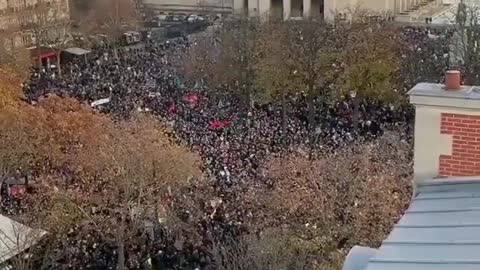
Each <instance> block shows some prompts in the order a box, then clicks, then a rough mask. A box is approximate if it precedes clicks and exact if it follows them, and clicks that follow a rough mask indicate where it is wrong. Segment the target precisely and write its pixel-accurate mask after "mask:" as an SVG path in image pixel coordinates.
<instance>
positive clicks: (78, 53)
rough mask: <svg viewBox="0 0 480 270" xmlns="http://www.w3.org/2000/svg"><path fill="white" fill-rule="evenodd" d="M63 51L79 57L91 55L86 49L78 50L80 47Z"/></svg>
mask: <svg viewBox="0 0 480 270" xmlns="http://www.w3.org/2000/svg"><path fill="white" fill-rule="evenodd" d="M63 51H64V52H66V53H69V54H73V55H77V56H82V55H86V54H89V53H91V51H89V50H85V49H82V48H78V47H72V48H68V49H65V50H63Z"/></svg>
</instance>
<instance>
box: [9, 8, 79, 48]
mask: <svg viewBox="0 0 480 270" xmlns="http://www.w3.org/2000/svg"><path fill="white" fill-rule="evenodd" d="M69 18H70V9H69V3H68V0H0V36H1V39H2V43H4V44H2V45H3V47H9V46H10V47H12V48H15V47H32V46H36V45H37V43H38V42H39V40H38V38H40V39H43V40H44V42H46V40H48V39H50V38H51V39H56V37H57V36H58V34H59V33H60V32H63V34H64V32H65V31H66V27H67V25H68V24H69ZM40 35H42V37H40ZM37 36H39V37H37ZM5 43H7V44H5ZM42 45H43V44H42Z"/></svg>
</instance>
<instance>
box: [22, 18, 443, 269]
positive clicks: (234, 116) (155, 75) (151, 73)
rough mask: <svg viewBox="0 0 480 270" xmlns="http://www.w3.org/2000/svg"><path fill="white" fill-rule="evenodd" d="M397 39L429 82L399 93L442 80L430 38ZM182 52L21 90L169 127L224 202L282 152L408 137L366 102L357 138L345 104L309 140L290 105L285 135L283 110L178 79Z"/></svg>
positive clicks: (384, 109) (398, 120) (166, 258)
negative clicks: (393, 134) (146, 116)
mask: <svg viewBox="0 0 480 270" xmlns="http://www.w3.org/2000/svg"><path fill="white" fill-rule="evenodd" d="M402 34H403V35H405V38H406V39H407V40H408V41H409V42H410V45H411V48H410V50H411V52H414V53H415V54H414V55H416V56H419V55H421V56H422V58H421V59H420V61H424V62H425V65H422V66H421V67H422V68H424V67H427V66H428V67H429V68H431V70H429V71H428V72H427V71H424V70H420V71H419V74H420V75H419V76H418V77H415V78H412V77H411V76H405V77H406V78H405V80H408V81H405V83H404V85H405V87H406V88H408V87H412V86H413V85H414V84H415V83H416V82H418V81H419V80H424V79H425V80H428V79H431V78H425V76H432V77H434V76H436V78H434V80H440V79H441V74H442V73H443V69H444V67H445V64H444V63H445V60H444V59H445V55H444V53H445V52H444V47H442V46H439V45H438V44H439V42H431V41H432V39H431V38H430V37H429V35H432V32H431V31H426V30H420V29H418V28H411V27H406V28H405V29H404V31H403V32H402ZM442 44H443V43H442ZM189 46H195V43H194V42H193V43H190V42H189V41H188V40H187V39H182V38H181V39H175V40H169V41H166V42H164V43H149V44H147V45H146V46H145V50H144V51H133V52H128V53H127V52H125V53H121V54H120V55H121V57H120V58H119V59H114V57H113V55H114V54H113V52H112V51H111V50H108V49H98V50H95V51H93V52H92V54H91V55H89V59H88V60H89V61H83V60H82V61H74V62H72V63H69V64H67V65H64V67H63V68H64V70H65V71H64V72H63V76H62V77H59V76H53V75H54V74H55V73H54V72H51V71H49V70H45V69H42V70H39V71H37V72H35V73H34V74H32V77H31V78H30V81H29V83H27V84H25V85H24V90H25V94H26V96H27V98H28V100H29V101H31V102H35V101H36V100H38V99H39V98H41V97H42V96H45V95H47V94H50V93H51V94H57V95H59V96H69V97H73V98H76V99H78V100H80V101H82V102H86V103H88V104H89V105H92V106H93V107H94V108H95V109H96V110H99V111H102V112H105V113H110V114H112V115H113V116H115V117H129V116H130V115H131V114H132V113H133V112H135V111H139V112H145V113H152V114H154V115H156V116H158V117H159V118H160V119H161V120H162V121H164V122H165V123H168V124H169V125H170V126H171V128H172V132H173V133H174V137H175V138H178V139H180V140H182V141H183V142H185V143H187V144H188V145H189V146H190V147H191V148H192V149H193V150H195V151H198V152H199V153H200V155H201V156H202V158H203V161H204V164H203V168H204V171H205V172H206V174H207V175H209V176H210V177H211V178H212V179H214V180H215V181H214V182H215V188H216V189H217V190H219V192H220V193H222V194H227V195H225V200H228V198H229V196H230V195H228V194H233V193H234V192H235V188H238V187H241V186H242V185H244V184H245V183H252V182H256V181H262V172H260V171H259V168H260V167H261V164H262V162H263V161H264V159H265V158H266V157H271V156H275V155H280V154H285V153H286V152H295V153H299V154H304V155H316V154H319V153H321V152H322V151H326V150H327V149H328V150H330V151H335V149H336V148H338V147H341V146H342V145H344V144H346V143H348V142H350V141H353V140H358V139H362V140H371V139H374V138H375V137H378V136H380V135H382V133H383V131H384V130H385V129H386V128H396V130H399V131H401V132H402V133H404V136H405V137H406V138H407V137H409V136H410V134H411V131H410V125H411V122H412V121H411V120H412V110H411V109H410V108H407V107H404V106H399V105H394V104H381V103H379V102H375V101H370V100H366V101H364V102H363V103H362V104H361V108H360V124H359V129H358V130H355V129H354V128H353V127H352V113H353V109H352V102H351V100H349V98H348V97H345V98H344V99H342V100H339V101H338V102H336V103H333V104H328V103H323V104H320V102H324V101H316V105H318V106H317V108H316V115H317V117H316V127H315V129H314V131H313V132H312V130H309V129H308V126H307V120H306V119H307V117H306V114H307V112H306V109H305V108H306V107H307V106H306V104H305V97H303V96H301V94H297V95H292V96H289V98H288V104H287V107H288V113H287V117H286V119H285V127H284V119H283V117H282V106H281V104H278V103H275V102H272V103H269V104H263V105H258V104H255V105H254V106H253V107H251V108H244V107H240V105H239V104H241V102H239V100H238V98H237V97H235V96H234V95H231V94H226V93H228V91H221V89H220V90H219V89H209V88H207V87H206V86H204V85H202V84H201V82H191V81H189V80H188V79H184V77H183V74H182V73H181V70H180V69H178V67H177V64H178V62H179V61H180V59H181V57H182V55H183V54H184V53H186V50H187V49H188V48H189ZM408 57H411V56H407V55H406V56H405V58H406V60H405V61H408V59H407V58H408ZM442 63H443V64H442ZM412 74H413V73H412ZM422 74H423V75H422ZM405 90H408V89H403V91H405ZM320 108H322V109H320ZM284 133H285V134H284ZM231 196H234V194H233V195H231ZM229 211H230V212H229ZM224 212H228V213H229V215H228V218H227V215H225V216H223V217H222V218H221V220H223V222H220V221H213V219H212V220H210V222H218V223H219V224H220V223H221V224H223V225H222V226H227V225H228V224H232V223H234V222H232V221H235V220H236V221H241V219H242V218H241V217H237V216H238V215H241V214H231V213H237V212H239V211H237V209H234V208H232V209H224ZM215 215H216V216H219V215H220V213H216V214H215ZM216 226H217V225H215V226H214V227H216ZM228 226H233V225H228ZM228 226H227V227H228ZM206 227H211V225H208V226H206ZM227 227H225V228H224V229H225V230H227V229H226V228H227ZM228 228H230V227H228ZM228 230H231V229H228ZM104 248H106V249H108V248H109V247H104ZM170 248H171V245H170V246H169V245H168V244H165V246H163V247H159V248H158V250H159V254H161V256H160V257H162V258H163V259H162V264H165V265H168V266H166V267H170V266H171V265H172V264H174V263H173V262H172V261H175V256H178V254H176V252H177V253H178V251H175V250H170ZM160 251H161V252H160ZM109 252H111V251H109ZM191 253H192V254H193V253H195V254H197V255H196V259H194V262H192V264H194V265H195V267H200V266H201V265H204V264H205V261H206V259H205V255H203V257H202V256H201V255H199V254H201V253H202V254H205V251H201V250H197V249H195V251H192V252H191ZM98 256H100V255H98ZM194 257H195V256H194ZM96 260H97V259H96ZM105 269H107V268H105ZM108 269H109V268H108ZM132 269H133V268H132ZM162 269H163V268H162Z"/></svg>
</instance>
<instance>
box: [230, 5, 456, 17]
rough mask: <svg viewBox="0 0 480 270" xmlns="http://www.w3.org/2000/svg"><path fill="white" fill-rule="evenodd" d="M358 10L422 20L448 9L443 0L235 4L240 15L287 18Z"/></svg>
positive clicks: (235, 9)
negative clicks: (358, 8)
mask: <svg viewBox="0 0 480 270" xmlns="http://www.w3.org/2000/svg"><path fill="white" fill-rule="evenodd" d="M450 1H451V0H450ZM357 7H360V8H363V9H368V10H371V11H375V12H378V13H382V14H390V15H391V16H393V17H396V18H397V19H399V20H401V21H412V20H418V19H420V20H421V19H423V17H428V16H434V15H435V14H436V13H439V12H441V11H443V10H444V9H445V5H444V3H443V1H442V0H234V3H233V9H234V12H235V13H236V14H240V15H248V16H283V18H284V19H290V18H299V17H310V16H320V17H324V18H326V19H327V20H331V19H333V18H334V17H335V15H336V14H338V13H341V12H344V11H346V10H348V9H352V8H357Z"/></svg>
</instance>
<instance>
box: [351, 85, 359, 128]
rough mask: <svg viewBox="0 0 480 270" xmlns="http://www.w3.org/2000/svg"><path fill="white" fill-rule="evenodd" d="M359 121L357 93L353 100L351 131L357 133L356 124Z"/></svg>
mask: <svg viewBox="0 0 480 270" xmlns="http://www.w3.org/2000/svg"><path fill="white" fill-rule="evenodd" d="M359 119H360V96H359V94H358V93H357V94H356V95H355V97H354V98H353V115H352V124H353V131H355V132H357V131H358V122H359Z"/></svg>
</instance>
